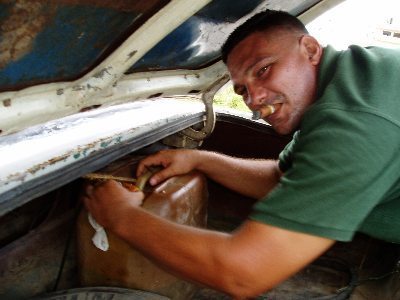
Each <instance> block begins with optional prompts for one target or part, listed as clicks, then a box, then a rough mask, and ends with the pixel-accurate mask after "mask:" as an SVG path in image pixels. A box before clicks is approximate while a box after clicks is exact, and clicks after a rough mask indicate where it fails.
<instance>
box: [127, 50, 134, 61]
mask: <svg viewBox="0 0 400 300" xmlns="http://www.w3.org/2000/svg"><path fill="white" fill-rule="evenodd" d="M136 53H137V50H133V51H131V52H129V53H128V58H127V59H126V60H125V62H127V61H128V60H130V59H131V58H132V57H133V56H134V55H135V54H136Z"/></svg>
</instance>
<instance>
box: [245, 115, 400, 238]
mask: <svg viewBox="0 0 400 300" xmlns="http://www.w3.org/2000/svg"><path fill="white" fill-rule="evenodd" d="M314 115H317V116H318V117H314V118H312V119H311V120H308V122H307V126H304V128H302V129H301V131H300V132H299V133H298V136H297V138H296V139H294V140H293V142H292V143H291V145H290V146H289V147H288V148H286V149H285V150H284V152H283V154H282V155H281V157H280V159H282V163H281V164H282V166H284V167H283V168H287V169H286V171H285V174H284V176H283V177H282V178H281V181H280V183H279V184H278V186H277V187H276V188H275V189H274V190H273V191H272V192H271V193H270V194H269V195H267V196H266V197H265V198H263V199H261V200H260V201H259V202H258V203H257V204H256V205H255V206H254V210H253V212H252V214H251V216H250V218H251V219H253V220H257V221H260V222H264V223H267V224H270V225H274V226H277V227H281V228H285V229H289V230H293V231H299V232H304V233H309V234H313V235H317V236H322V237H326V238H331V239H335V240H341V241H348V240H351V239H352V237H353V235H354V233H355V232H356V231H357V229H358V228H360V227H361V226H362V223H363V222H364V221H365V220H366V219H367V218H368V215H369V214H370V212H371V211H372V210H373V209H374V207H375V206H376V205H378V204H379V202H381V201H384V198H385V194H386V193H387V191H388V190H389V189H390V187H391V185H393V184H394V182H395V181H396V180H397V178H398V172H399V166H398V164H393V162H394V161H398V159H397V156H398V153H399V136H400V134H399V127H398V126H396V125H395V124H393V123H392V122H390V121H388V120H386V119H384V118H382V117H379V116H376V115H374V114H372V113H369V112H360V111H351V110H343V109H335V108H325V109H321V110H320V111H318V112H317V113H316V114H315V113H314Z"/></svg>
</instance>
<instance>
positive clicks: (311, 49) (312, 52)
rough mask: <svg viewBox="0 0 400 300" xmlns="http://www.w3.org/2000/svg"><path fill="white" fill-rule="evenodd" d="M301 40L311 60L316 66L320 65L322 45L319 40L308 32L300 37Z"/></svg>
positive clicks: (301, 44)
mask: <svg viewBox="0 0 400 300" xmlns="http://www.w3.org/2000/svg"><path fill="white" fill-rule="evenodd" d="M299 42H300V46H301V47H302V49H303V51H304V54H305V55H307V57H308V59H309V60H310V62H311V63H312V64H313V65H314V66H316V65H318V64H319V62H320V60H321V56H322V47H321V45H320V44H319V43H318V41H317V40H316V39H315V38H314V37H312V36H311V35H308V34H306V35H303V36H302V37H301V38H300V41H299Z"/></svg>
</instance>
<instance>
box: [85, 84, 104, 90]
mask: <svg viewBox="0 0 400 300" xmlns="http://www.w3.org/2000/svg"><path fill="white" fill-rule="evenodd" d="M86 87H87V89H88V90H90V89H93V90H94V91H101V88H99V87H98V86H94V85H91V84H90V83H87V84H86Z"/></svg>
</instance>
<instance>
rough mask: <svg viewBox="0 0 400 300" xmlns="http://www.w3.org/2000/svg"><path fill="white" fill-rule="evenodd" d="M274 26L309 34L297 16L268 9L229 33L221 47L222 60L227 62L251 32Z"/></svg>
mask: <svg viewBox="0 0 400 300" xmlns="http://www.w3.org/2000/svg"><path fill="white" fill-rule="evenodd" d="M274 28H283V29H286V30H289V31H300V32H303V33H306V34H308V31H307V29H306V27H305V26H304V24H303V23H302V22H301V21H300V20H299V19H297V18H296V17H295V16H293V15H291V14H289V13H287V12H284V11H278V10H269V9H267V10H265V11H263V12H260V13H258V14H255V15H254V16H252V17H251V18H250V19H248V20H247V21H245V22H244V23H243V24H241V25H240V26H239V27H237V28H236V29H235V30H234V31H233V32H232V33H231V34H230V35H229V37H228V39H227V40H226V42H225V43H224V44H223V46H222V49H221V54H222V61H223V62H224V63H225V64H226V61H227V59H228V55H229V53H230V52H231V51H232V50H233V48H234V47H235V46H236V45H237V44H238V43H239V42H241V41H242V40H244V39H245V38H246V37H248V36H249V35H250V34H252V33H254V32H260V31H266V30H269V29H274Z"/></svg>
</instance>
